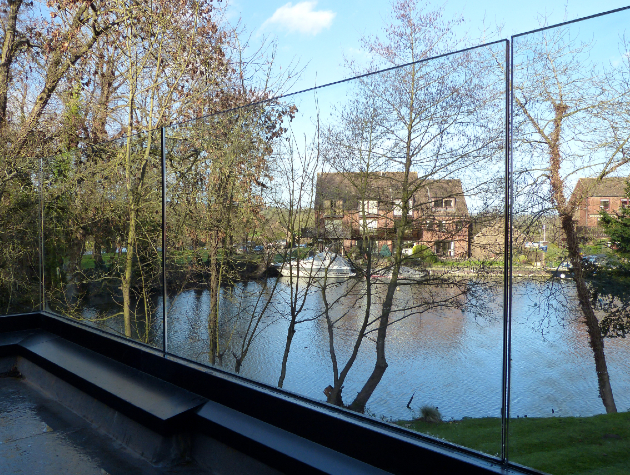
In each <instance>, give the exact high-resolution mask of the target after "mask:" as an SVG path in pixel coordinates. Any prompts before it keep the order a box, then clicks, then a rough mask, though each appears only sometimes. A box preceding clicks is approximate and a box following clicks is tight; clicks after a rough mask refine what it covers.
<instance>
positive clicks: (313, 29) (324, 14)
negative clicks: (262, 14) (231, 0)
mask: <svg viewBox="0 0 630 475" xmlns="http://www.w3.org/2000/svg"><path fill="white" fill-rule="evenodd" d="M316 5H317V1H307V2H299V3H296V4H295V5H293V4H292V3H291V2H289V3H287V4H286V5H283V6H281V7H280V8H278V9H277V10H276V11H275V12H274V14H273V15H271V17H270V18H268V19H267V20H265V22H264V23H263V25H262V28H265V27H268V26H275V27H278V28H280V29H283V30H286V31H288V32H289V33H294V32H299V33H304V34H306V35H313V36H315V35H316V34H318V33H319V32H321V31H322V30H323V29H324V28H330V25H332V21H333V18H335V15H337V14H336V13H335V12H333V11H331V10H319V11H315V10H314V8H315V6H316Z"/></svg>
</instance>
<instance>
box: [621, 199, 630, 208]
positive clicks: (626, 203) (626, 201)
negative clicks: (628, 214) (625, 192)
mask: <svg viewBox="0 0 630 475" xmlns="http://www.w3.org/2000/svg"><path fill="white" fill-rule="evenodd" d="M621 207H622V208H627V207H628V200H621Z"/></svg>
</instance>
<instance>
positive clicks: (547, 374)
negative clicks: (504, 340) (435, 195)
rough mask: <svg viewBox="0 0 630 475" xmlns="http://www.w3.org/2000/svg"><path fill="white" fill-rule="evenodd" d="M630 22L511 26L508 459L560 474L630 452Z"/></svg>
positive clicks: (622, 17)
mask: <svg viewBox="0 0 630 475" xmlns="http://www.w3.org/2000/svg"><path fill="white" fill-rule="evenodd" d="M629 21H630V12H629V11H624V12H619V13H614V14H611V15H605V16H602V17H598V18H593V19H588V20H585V21H579V22H576V23H571V24H567V25H561V26H557V27H553V28H548V29H544V30H543V31H538V32H533V33H530V34H525V35H519V36H517V37H514V38H513V48H514V56H513V61H514V69H513V74H514V86H513V120H514V123H513V147H514V156H513V158H514V216H513V221H514V228H513V238H514V248H513V259H514V273H515V278H514V282H513V287H512V293H513V304H512V318H513V320H512V385H511V388H510V390H511V417H512V419H511V421H510V439H509V441H510V449H509V458H510V460H512V461H515V462H519V463H522V464H525V465H530V466H533V467H535V468H538V469H540V470H543V471H545V472H548V473H576V471H579V470H578V467H583V468H581V469H580V470H586V469H589V470H591V472H590V473H614V471H615V470H618V467H622V466H623V467H627V466H628V464H630V458H629V455H628V451H627V445H624V442H622V440H623V439H624V438H625V437H627V435H628V432H627V427H628V422H629V419H628V412H626V411H628V408H630V374H629V373H628V358H629V356H630V345H629V344H628V341H627V339H626V338H621V337H623V336H625V334H626V332H627V330H628V329H630V327H629V326H628V323H629V320H628V315H629V313H628V310H629V308H630V307H629V303H630V293H629V291H630V281H629V280H628V275H629V274H628V257H629V255H628V253H627V250H628V249H627V242H624V238H623V237H621V236H622V234H619V231H620V230H622V229H623V228H624V226H625V230H626V231H625V232H626V234H625V236H626V238H625V240H626V241H627V235H628V234H627V229H628V224H627V216H628V214H627V211H626V209H627V208H626V206H627V200H628V191H629V190H628V188H627V184H628V175H629V174H630V164H629V163H628V161H629V155H628V150H629V149H628V139H629V138H630V100H629V99H630V96H629V94H630V82H629V78H630V69H629V67H630V61H629V59H630V53H629V49H628V42H627V37H626V29H627V25H628V22H629ZM624 200H625V201H624ZM624 216H625V218H624ZM624 219H626V222H625V224H624V222H623V220H624ZM531 266H535V268H537V269H541V270H542V271H543V272H542V277H540V278H538V279H530V278H526V277H524V275H523V274H524V272H521V269H525V268H528V267H531ZM624 412H625V414H624Z"/></svg>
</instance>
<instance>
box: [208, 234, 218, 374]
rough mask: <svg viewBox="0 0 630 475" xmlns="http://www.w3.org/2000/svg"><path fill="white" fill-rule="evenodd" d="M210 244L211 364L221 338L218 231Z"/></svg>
mask: <svg viewBox="0 0 630 475" xmlns="http://www.w3.org/2000/svg"><path fill="white" fill-rule="evenodd" d="M210 239H211V242H210V245H209V246H208V261H209V262H210V315H208V338H209V342H208V357H209V359H210V364H212V365H214V364H215V363H216V360H217V354H218V352H219V348H218V338H219V265H218V246H219V237H218V232H217V231H213V232H212V233H211V238H210Z"/></svg>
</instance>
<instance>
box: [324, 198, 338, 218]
mask: <svg viewBox="0 0 630 475" xmlns="http://www.w3.org/2000/svg"><path fill="white" fill-rule="evenodd" d="M324 213H325V215H326V216H338V215H342V214H343V200H324Z"/></svg>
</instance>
